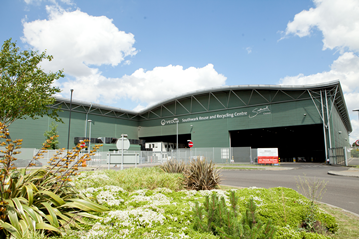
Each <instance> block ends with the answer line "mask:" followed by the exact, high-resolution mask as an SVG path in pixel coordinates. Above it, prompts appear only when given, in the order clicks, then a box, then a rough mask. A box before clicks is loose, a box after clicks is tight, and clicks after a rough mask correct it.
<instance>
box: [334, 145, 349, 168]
mask: <svg viewBox="0 0 359 239" xmlns="http://www.w3.org/2000/svg"><path fill="white" fill-rule="evenodd" d="M329 163H330V164H332V165H342V166H348V161H347V150H346V147H343V148H330V149H329Z"/></svg>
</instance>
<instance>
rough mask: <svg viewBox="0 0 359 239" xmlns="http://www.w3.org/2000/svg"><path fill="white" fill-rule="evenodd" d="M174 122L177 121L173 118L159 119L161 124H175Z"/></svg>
mask: <svg viewBox="0 0 359 239" xmlns="http://www.w3.org/2000/svg"><path fill="white" fill-rule="evenodd" d="M175 123H177V121H176V120H174V119H173V120H165V119H163V120H161V125H166V124H175Z"/></svg>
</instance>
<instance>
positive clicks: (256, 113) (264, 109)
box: [249, 106, 271, 118]
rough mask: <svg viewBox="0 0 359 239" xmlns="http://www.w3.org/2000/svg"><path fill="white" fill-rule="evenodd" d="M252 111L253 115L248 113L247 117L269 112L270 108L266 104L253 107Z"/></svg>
mask: <svg viewBox="0 0 359 239" xmlns="http://www.w3.org/2000/svg"><path fill="white" fill-rule="evenodd" d="M252 112H253V113H254V115H250V116H249V118H254V117H256V116H257V115H259V114H270V113H271V112H270V109H269V107H268V106H266V107H264V108H255V109H254V110H252Z"/></svg>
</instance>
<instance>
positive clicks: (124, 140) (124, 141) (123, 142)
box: [109, 134, 130, 170]
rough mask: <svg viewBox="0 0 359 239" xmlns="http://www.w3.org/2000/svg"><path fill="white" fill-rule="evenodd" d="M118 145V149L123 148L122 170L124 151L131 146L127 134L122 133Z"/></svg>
mask: <svg viewBox="0 0 359 239" xmlns="http://www.w3.org/2000/svg"><path fill="white" fill-rule="evenodd" d="M125 137H126V138H125ZM116 147H117V149H121V150H122V159H121V170H123V151H124V150H127V149H129V148H130V141H129V140H128V139H127V134H121V138H119V139H118V140H117V142H116ZM109 165H110V163H109ZM109 167H110V166H109Z"/></svg>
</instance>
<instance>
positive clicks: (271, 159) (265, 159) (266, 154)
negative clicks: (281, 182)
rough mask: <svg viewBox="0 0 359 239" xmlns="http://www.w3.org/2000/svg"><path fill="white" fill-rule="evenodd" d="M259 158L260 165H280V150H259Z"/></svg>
mask: <svg viewBox="0 0 359 239" xmlns="http://www.w3.org/2000/svg"><path fill="white" fill-rule="evenodd" d="M257 156H258V163H259V164H276V163H278V148H258V149H257Z"/></svg>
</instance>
